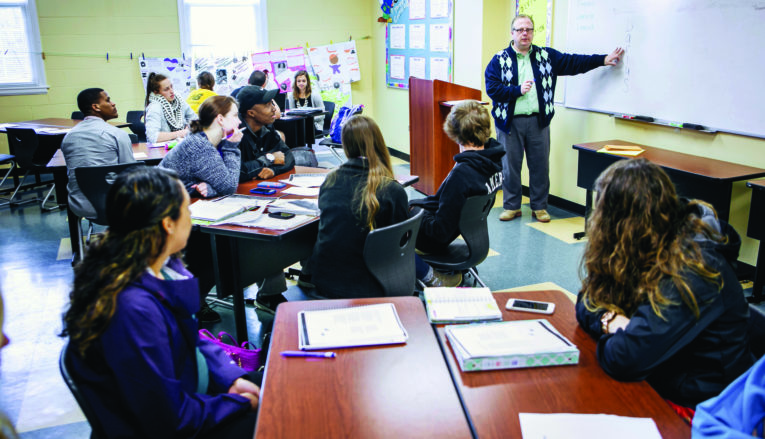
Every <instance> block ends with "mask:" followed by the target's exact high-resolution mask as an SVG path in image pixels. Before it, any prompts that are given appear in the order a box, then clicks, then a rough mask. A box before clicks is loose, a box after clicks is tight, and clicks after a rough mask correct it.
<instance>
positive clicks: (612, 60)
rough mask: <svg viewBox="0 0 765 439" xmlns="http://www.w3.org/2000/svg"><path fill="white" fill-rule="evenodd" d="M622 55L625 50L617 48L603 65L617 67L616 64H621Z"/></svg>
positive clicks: (607, 56)
mask: <svg viewBox="0 0 765 439" xmlns="http://www.w3.org/2000/svg"><path fill="white" fill-rule="evenodd" d="M622 55H624V49H622V48H621V47H617V48H616V49H614V51H613V52H611V53H610V54H609V55H606V58H605V60H604V61H603V65H604V66H615V65H616V64H618V63H619V60H620V59H621V57H622Z"/></svg>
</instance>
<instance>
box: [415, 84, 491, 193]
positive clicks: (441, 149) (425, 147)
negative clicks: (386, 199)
mask: <svg viewBox="0 0 765 439" xmlns="http://www.w3.org/2000/svg"><path fill="white" fill-rule="evenodd" d="M463 99H475V100H476V101H480V100H481V91H480V90H476V89H474V88H470V87H464V86H461V85H457V84H452V83H451V82H444V81H439V80H437V79H436V80H433V81H431V80H428V79H419V78H413V77H410V78H409V148H410V169H411V173H412V175H417V176H418V177H420V181H419V182H417V183H415V184H414V187H415V188H416V189H417V190H419V191H420V192H423V193H425V194H427V195H433V194H435V193H436V191H437V190H438V186H440V185H441V182H442V181H443V180H444V178H446V176H447V175H448V174H449V171H451V169H452V167H454V159H452V157H454V155H455V154H457V153H458V152H459V147H458V146H457V144H456V143H454V142H452V141H451V139H449V137H448V136H447V135H446V133H444V120H446V116H447V115H448V114H449V111H451V105H445V104H443V102H444V101H459V100H463Z"/></svg>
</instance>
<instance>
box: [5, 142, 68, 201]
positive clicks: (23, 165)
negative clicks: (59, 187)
mask: <svg viewBox="0 0 765 439" xmlns="http://www.w3.org/2000/svg"><path fill="white" fill-rule="evenodd" d="M6 132H7V134H8V149H9V150H10V153H11V154H12V155H13V156H15V162H16V166H18V167H19V169H21V170H22V171H24V177H22V179H21V181H20V182H19V185H18V186H16V189H15V190H14V191H13V194H11V198H9V200H8V203H9V204H10V205H11V206H14V207H15V206H20V205H22V204H27V203H34V202H37V201H40V198H37V197H36V198H30V199H28V200H23V201H13V199H14V198H16V194H17V193H18V192H19V189H21V187H22V186H23V185H24V181H26V179H27V176H29V174H30V173H31V172H34V173H36V174H39V173H47V174H50V173H52V172H51V171H50V170H49V169H48V168H47V166H46V165H47V164H48V161H50V159H51V158H52V157H53V153H54V152H55V151H49V153H45V154H40V153H38V148H39V146H40V140H39V137H38V135H37V133H36V132H35V130H33V129H29V128H7V129H6ZM55 190H56V185H55V184H53V185H51V187H50V190H49V191H48V193H47V194H46V195H45V198H43V199H42V203H40V208H41V209H42V210H43V211H46V212H49V211H51V210H55V209H58V204H56V205H55V206H52V207H46V206H45V203H47V202H48V199H49V198H50V197H51V195H53V192H54V191H55Z"/></svg>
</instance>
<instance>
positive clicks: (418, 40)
mask: <svg viewBox="0 0 765 439" xmlns="http://www.w3.org/2000/svg"><path fill="white" fill-rule="evenodd" d="M409 48H410V49H424V48H425V25H424V24H410V25H409Z"/></svg>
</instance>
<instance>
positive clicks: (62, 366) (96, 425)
mask: <svg viewBox="0 0 765 439" xmlns="http://www.w3.org/2000/svg"><path fill="white" fill-rule="evenodd" d="M68 349H69V343H66V344H64V348H63V349H62V350H61V355H60V356H59V360H58V368H59V370H60V371H61V376H62V377H63V378H64V382H65V383H66V385H67V387H69V391H70V392H72V395H73V396H74V399H75V400H76V401H77V404H78V405H79V406H80V409H81V410H82V413H83V414H84V415H85V419H87V420H88V423H89V424H90V428H91V429H92V430H93V432H92V434H91V436H90V437H91V439H93V438H103V437H106V434H105V432H104V429H103V427H102V426H101V423H100V422H99V421H98V418H96V413H95V411H93V407H91V405H90V404H89V403H88V401H87V400H86V399H85V396H84V395H83V394H82V392H81V391H80V388H79V387H78V386H77V383H75V382H74V378H73V377H72V375H71V374H70V373H69V367H68V366H67V363H66V358H67V351H68Z"/></svg>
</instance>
